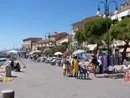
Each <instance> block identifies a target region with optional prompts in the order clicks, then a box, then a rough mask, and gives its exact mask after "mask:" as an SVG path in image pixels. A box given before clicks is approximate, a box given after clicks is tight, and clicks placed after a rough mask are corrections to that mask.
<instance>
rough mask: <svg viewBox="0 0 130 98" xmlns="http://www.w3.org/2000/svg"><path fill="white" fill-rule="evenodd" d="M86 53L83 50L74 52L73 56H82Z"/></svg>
mask: <svg viewBox="0 0 130 98" xmlns="http://www.w3.org/2000/svg"><path fill="white" fill-rule="evenodd" d="M85 52H86V51H85V50H76V51H74V52H73V55H77V54H82V53H85Z"/></svg>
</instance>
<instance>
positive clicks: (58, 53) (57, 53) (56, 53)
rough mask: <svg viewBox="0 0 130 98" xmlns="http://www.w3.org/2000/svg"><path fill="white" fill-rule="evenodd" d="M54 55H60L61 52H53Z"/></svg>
mask: <svg viewBox="0 0 130 98" xmlns="http://www.w3.org/2000/svg"><path fill="white" fill-rule="evenodd" d="M54 55H62V52H55V53H54Z"/></svg>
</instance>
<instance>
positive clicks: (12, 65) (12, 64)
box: [10, 60, 14, 70]
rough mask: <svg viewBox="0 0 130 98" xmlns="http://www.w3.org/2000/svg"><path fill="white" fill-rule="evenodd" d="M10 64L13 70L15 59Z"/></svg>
mask: <svg viewBox="0 0 130 98" xmlns="http://www.w3.org/2000/svg"><path fill="white" fill-rule="evenodd" d="M10 66H11V69H12V70H13V69H14V61H13V60H12V61H11V63H10Z"/></svg>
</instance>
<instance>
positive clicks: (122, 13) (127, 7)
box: [111, 0, 130, 21]
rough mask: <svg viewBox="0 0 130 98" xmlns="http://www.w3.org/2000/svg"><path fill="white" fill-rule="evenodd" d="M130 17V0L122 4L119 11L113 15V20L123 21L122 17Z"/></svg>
mask: <svg viewBox="0 0 130 98" xmlns="http://www.w3.org/2000/svg"><path fill="white" fill-rule="evenodd" d="M129 17H130V0H128V1H127V2H125V3H122V4H120V8H119V9H118V10H117V12H114V13H113V14H112V15H111V19H112V20H113V21H121V20H122V19H125V18H129Z"/></svg>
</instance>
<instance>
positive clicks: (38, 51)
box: [29, 50, 41, 54]
mask: <svg viewBox="0 0 130 98" xmlns="http://www.w3.org/2000/svg"><path fill="white" fill-rule="evenodd" d="M34 53H41V51H40V50H34V51H31V52H30V53H29V54H34Z"/></svg>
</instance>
